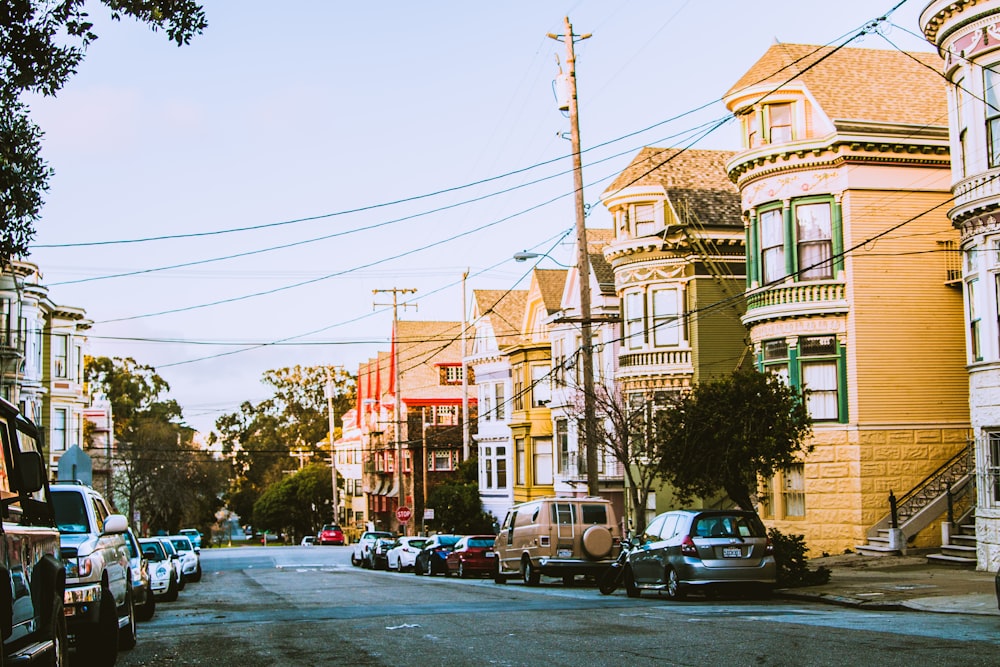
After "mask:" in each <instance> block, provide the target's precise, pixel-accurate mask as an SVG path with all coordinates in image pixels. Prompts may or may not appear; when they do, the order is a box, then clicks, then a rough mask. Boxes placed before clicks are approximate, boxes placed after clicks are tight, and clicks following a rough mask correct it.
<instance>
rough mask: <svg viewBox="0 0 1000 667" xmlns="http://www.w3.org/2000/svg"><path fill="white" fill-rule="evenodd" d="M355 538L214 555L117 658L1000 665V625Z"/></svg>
mask: <svg viewBox="0 0 1000 667" xmlns="http://www.w3.org/2000/svg"><path fill="white" fill-rule="evenodd" d="M349 557H350V547H240V548H234V549H206V550H204V551H202V566H203V569H204V578H203V579H202V581H201V582H200V583H198V584H190V585H188V586H187V587H186V588H185V590H184V591H183V592H182V593H181V595H180V599H179V600H178V601H177V602H173V603H161V604H159V605H158V606H157V609H156V615H155V616H154V618H153V620H152V621H150V622H148V623H143V624H141V625H140V626H139V642H138V645H137V646H136V648H135V649H133V650H132V651H129V652H123V653H122V654H121V655H120V657H119V660H118V664H119V665H129V666H131V665H135V666H138V665H149V666H152V665H164V664H170V665H224V666H228V665H233V666H236V665H239V666H240V667H254V666H257V665H323V664H335V663H336V664H345V665H423V666H427V665H452V666H454V665H480V664H490V665H539V664H546V665H604V664H616V663H625V664H628V665H652V664H659V665H663V664H674V665H733V666H738V665H843V664H844V663H845V662H850V663H851V664H855V665H857V664H861V665H864V664H872V665H874V664H878V665H913V664H935V665H995V664H997V659H998V658H997V653H998V650H1000V628H998V627H997V623H996V619H995V618H990V617H975V616H963V615H951V614H930V613H917V612H880V613H872V612H865V611H860V610H856V609H849V608H841V607H834V606H825V605H812V604H803V603H800V602H794V603H793V602H789V601H783V600H780V599H775V600H772V601H768V602H759V601H750V600H737V599H717V600H705V599H700V598H692V599H691V600H690V601H687V602H682V603H671V602H668V601H666V600H665V599H662V598H657V597H656V596H654V595H651V594H647V595H646V596H644V597H643V598H641V599H639V600H632V599H629V598H627V597H626V596H625V594H624V592H621V591H619V592H618V593H616V594H615V595H612V596H610V597H604V596H602V595H600V594H599V593H598V592H597V590H596V589H595V588H593V587H591V586H588V585H583V584H580V585H577V586H573V587H571V588H566V587H564V586H563V585H562V584H561V583H559V582H556V580H551V581H546V580H543V584H542V585H541V586H539V587H537V588H530V587H526V586H524V585H522V584H520V583H513V582H512V583H510V584H508V585H506V586H498V585H496V584H494V583H493V582H492V580H460V579H457V578H454V577H451V578H445V577H443V576H436V577H427V576H422V577H418V576H414V575H413V574H411V573H403V574H399V573H390V572H377V571H369V570H362V569H359V568H354V567H351V565H350V564H349Z"/></svg>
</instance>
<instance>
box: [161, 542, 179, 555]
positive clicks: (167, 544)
mask: <svg viewBox="0 0 1000 667" xmlns="http://www.w3.org/2000/svg"><path fill="white" fill-rule="evenodd" d="M160 544H161V545H163V550H164V551H166V552H167V553H168V554H170V555H173V554H175V553H177V549H175V548H174V545H173V543H172V542H171V541H170V540H160Z"/></svg>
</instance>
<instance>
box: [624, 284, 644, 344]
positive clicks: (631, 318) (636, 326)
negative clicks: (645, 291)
mask: <svg viewBox="0 0 1000 667" xmlns="http://www.w3.org/2000/svg"><path fill="white" fill-rule="evenodd" d="M643 302H644V299H643V296H642V292H626V294H625V341H626V346H627V347H628V348H629V349H630V350H636V349H639V348H641V347H642V345H643V343H644V342H645V340H644V336H643V334H644V333H645V327H644V326H643V322H644V321H645V319H646V318H645V315H646V312H645V304H644V303H643Z"/></svg>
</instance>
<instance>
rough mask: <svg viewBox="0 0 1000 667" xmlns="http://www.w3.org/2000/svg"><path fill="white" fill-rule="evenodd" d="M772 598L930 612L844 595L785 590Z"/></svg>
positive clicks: (875, 608) (874, 609)
mask: <svg viewBox="0 0 1000 667" xmlns="http://www.w3.org/2000/svg"><path fill="white" fill-rule="evenodd" d="M774 596H775V597H779V598H782V599H785V600H801V601H804V602H822V603H824V604H831V605H837V606H839V607H855V608H857V609H871V610H872V611H932V610H929V609H923V608H918V607H908V606H907V605H906V603H905V602H882V601H879V600H859V599H857V598H852V597H848V596H846V595H836V594H832V593H804V592H798V591H794V590H791V589H787V588H782V589H778V590H776V591H774Z"/></svg>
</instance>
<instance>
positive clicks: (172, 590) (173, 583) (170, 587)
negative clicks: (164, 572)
mask: <svg viewBox="0 0 1000 667" xmlns="http://www.w3.org/2000/svg"><path fill="white" fill-rule="evenodd" d="M163 599H164V600H166V601H167V602H174V601H176V600H177V580H176V579H174V577H173V575H171V576H170V582H169V583H168V584H167V592H166V593H164V594H163Z"/></svg>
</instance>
